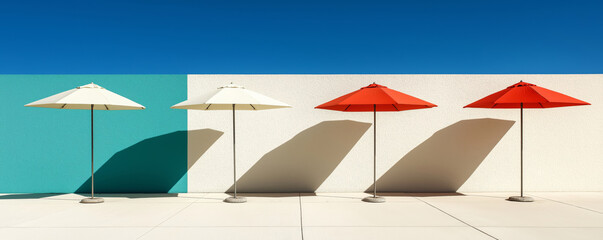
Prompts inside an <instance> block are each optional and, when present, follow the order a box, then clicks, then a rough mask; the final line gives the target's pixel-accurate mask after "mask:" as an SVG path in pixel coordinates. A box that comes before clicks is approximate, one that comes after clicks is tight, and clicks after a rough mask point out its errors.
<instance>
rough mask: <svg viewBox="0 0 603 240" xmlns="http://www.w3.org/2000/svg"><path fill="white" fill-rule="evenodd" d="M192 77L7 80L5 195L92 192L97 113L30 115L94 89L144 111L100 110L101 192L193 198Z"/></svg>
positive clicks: (0, 158)
mask: <svg viewBox="0 0 603 240" xmlns="http://www.w3.org/2000/svg"><path fill="white" fill-rule="evenodd" d="M186 79H187V76H186V75H0V98H1V99H2V102H1V103H0V192H2V193H67V192H89V191H90V182H89V181H90V179H89V178H90V111H89V110H64V109H46V108H31V107H24V106H23V105H25V104H27V103H30V102H33V101H35V100H38V99H41V98H45V97H48V96H51V95H53V94H56V93H59V92H62V91H66V90H69V89H72V88H75V87H77V86H81V85H85V84H88V83H90V82H94V83H96V84H98V85H100V86H102V87H104V88H106V89H108V90H110V91H112V92H115V93H117V94H120V95H122V96H124V97H126V98H129V99H131V100H133V101H135V102H137V103H140V104H142V105H144V106H145V107H146V108H147V109H145V110H126V111H94V143H95V145H94V146H95V147H94V150H95V154H94V155H95V158H94V159H95V172H96V173H95V179H94V180H95V192H186V191H187V176H186V171H187V149H186V148H187V134H186V129H187V125H186V111H184V110H175V109H170V108H169V107H170V106H172V105H173V104H176V103H178V102H180V101H183V100H185V99H186V94H187V93H186V84H187V80H186Z"/></svg>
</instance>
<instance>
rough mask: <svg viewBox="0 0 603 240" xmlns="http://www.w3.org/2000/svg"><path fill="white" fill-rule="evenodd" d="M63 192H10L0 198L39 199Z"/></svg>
mask: <svg viewBox="0 0 603 240" xmlns="http://www.w3.org/2000/svg"><path fill="white" fill-rule="evenodd" d="M63 194H64V193H11V194H5V195H0V200H2V199H40V198H47V197H54V196H59V195H63Z"/></svg>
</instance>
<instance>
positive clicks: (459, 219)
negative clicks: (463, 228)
mask: <svg viewBox="0 0 603 240" xmlns="http://www.w3.org/2000/svg"><path fill="white" fill-rule="evenodd" d="M414 198H415V199H417V200H419V201H421V202H423V203H425V204H427V205H429V206H431V207H433V208H435V209H437V210H439V211H440V212H442V213H444V214H446V215H448V216H450V217H451V218H454V219H456V220H457V221H459V222H462V223H463V224H465V225H467V226H469V227H472V228H473V229H475V230H477V231H479V232H481V233H483V234H485V235H487V236H488V237H491V238H493V239H496V240H499V239H498V238H496V237H494V236H492V235H490V234H488V233H487V232H484V231H483V230H481V229H479V228H477V227H475V226H473V225H471V224H469V223H467V222H465V221H463V220H461V219H459V218H457V217H455V216H453V215H452V214H450V213H448V212H446V211H444V210H442V209H440V208H438V207H436V206H434V205H432V204H430V203H428V202H426V201H423V200H422V199H419V198H418V197H414Z"/></svg>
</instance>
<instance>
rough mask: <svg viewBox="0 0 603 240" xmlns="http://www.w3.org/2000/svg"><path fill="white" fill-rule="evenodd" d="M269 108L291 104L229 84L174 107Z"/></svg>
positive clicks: (205, 108) (206, 108)
mask: <svg viewBox="0 0 603 240" xmlns="http://www.w3.org/2000/svg"><path fill="white" fill-rule="evenodd" d="M233 104H234V105H235V110H267V109H276V108H288V107H291V106H290V105H289V104H286V103H283V102H280V101H277V100H274V99H272V98H269V97H266V96H264V95H262V94H259V93H256V92H254V91H251V90H248V89H245V88H244V87H242V86H238V85H235V84H232V83H231V84H229V85H226V86H223V87H219V88H218V89H217V90H215V91H213V92H210V93H208V94H205V95H202V96H199V97H195V98H191V99H188V100H186V101H184V102H181V103H178V104H176V105H174V106H172V108H177V109H195V110H232V109H233Z"/></svg>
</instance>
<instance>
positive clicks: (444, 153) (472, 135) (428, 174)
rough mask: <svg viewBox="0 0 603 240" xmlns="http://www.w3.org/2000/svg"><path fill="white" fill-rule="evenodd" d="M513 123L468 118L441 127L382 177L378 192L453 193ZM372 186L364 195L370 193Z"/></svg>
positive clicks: (378, 182)
mask: <svg viewBox="0 0 603 240" xmlns="http://www.w3.org/2000/svg"><path fill="white" fill-rule="evenodd" d="M514 123H515V121H509V120H500V119H491V118H483V119H468V120H462V121H458V122H456V123H454V124H452V125H450V126H448V127H446V128H443V129H441V130H439V131H437V132H436V133H435V134H433V135H432V136H431V137H430V138H428V139H427V140H425V141H424V142H423V143H421V144H419V145H418V146H417V147H415V148H414V149H413V150H411V151H410V152H408V154H406V155H405V156H404V157H402V159H400V160H399V161H398V162H397V163H396V164H395V165H394V166H392V167H391V168H390V169H389V170H388V171H387V172H386V173H385V174H383V175H382V176H381V177H380V178H379V179H378V180H377V191H379V192H419V193H456V191H457V190H458V189H459V188H460V187H461V186H462V185H463V184H464V183H465V182H466V181H467V179H469V177H470V176H471V174H473V172H474V171H475V169H477V167H478V166H479V165H480V164H481V163H482V161H484V159H485V158H486V156H488V154H489V153H490V152H491V151H492V149H494V147H495V146H496V144H497V143H498V142H499V141H500V140H501V139H502V137H503V136H504V135H505V134H506V133H507V131H509V129H510V128H511V127H512V126H513V124H514ZM373 187H374V185H373V184H371V186H370V187H369V188H367V189H366V192H367V193H372V191H373Z"/></svg>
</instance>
